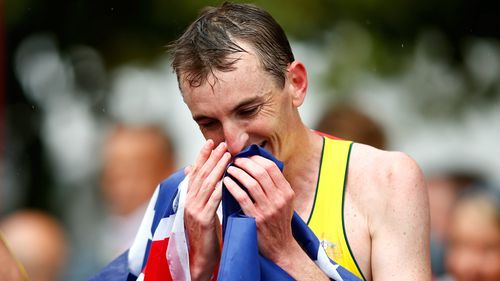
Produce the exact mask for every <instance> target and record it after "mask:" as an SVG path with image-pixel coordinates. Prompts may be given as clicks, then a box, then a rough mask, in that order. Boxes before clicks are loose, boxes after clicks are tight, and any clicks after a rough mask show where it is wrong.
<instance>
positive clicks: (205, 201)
mask: <svg viewBox="0 0 500 281" xmlns="http://www.w3.org/2000/svg"><path fill="white" fill-rule="evenodd" d="M230 159H231V155H230V154H229V153H228V152H227V147H226V144H225V143H220V144H219V145H218V146H217V148H215V149H214V142H213V141H212V140H208V141H207V142H206V143H205V145H204V146H203V148H202V150H201V152H200V154H199V155H198V158H197V160H196V162H195V164H194V165H193V166H191V167H189V168H188V169H186V170H185V172H186V173H187V175H188V176H189V184H188V190H187V196H186V205H185V210H184V226H185V227H186V232H187V234H188V240H189V262H190V271H191V278H192V280H209V279H210V277H211V276H212V274H213V272H214V269H215V266H216V265H217V263H218V259H220V248H221V246H220V237H221V235H220V222H219V219H218V218H217V214H216V211H217V207H218V206H219V203H220V201H221V198H222V191H221V188H216V185H217V183H218V182H219V181H220V179H221V178H222V175H223V174H224V171H225V168H226V167H227V165H228V164H229V160H230ZM214 257H216V258H214Z"/></svg>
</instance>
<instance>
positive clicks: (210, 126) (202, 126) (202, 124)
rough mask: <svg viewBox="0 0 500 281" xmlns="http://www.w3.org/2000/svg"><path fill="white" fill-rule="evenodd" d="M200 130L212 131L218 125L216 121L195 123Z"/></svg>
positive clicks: (209, 120)
mask: <svg viewBox="0 0 500 281" xmlns="http://www.w3.org/2000/svg"><path fill="white" fill-rule="evenodd" d="M197 123H198V126H199V127H200V129H213V128H216V127H217V126H218V125H219V122H218V121H217V120H211V119H205V120H200V121H198V122H197Z"/></svg>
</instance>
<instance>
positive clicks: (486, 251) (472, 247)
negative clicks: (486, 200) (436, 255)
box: [447, 203, 500, 281]
mask: <svg viewBox="0 0 500 281" xmlns="http://www.w3.org/2000/svg"><path fill="white" fill-rule="evenodd" d="M492 213H494V211H493V212H484V211H483V210H482V209H481V208H478V205H477V203H476V205H472V204H465V205H460V206H459V207H458V209H457V210H456V212H455V213H454V216H453V217H452V220H451V227H450V238H449V240H450V242H449V245H448V253H447V265H448V270H449V271H450V273H451V274H452V276H453V278H454V279H455V280H457V281H472V280H481V281H496V280H500V226H499V225H498V221H497V220H496V219H495V218H494V217H495V215H494V214H492Z"/></svg>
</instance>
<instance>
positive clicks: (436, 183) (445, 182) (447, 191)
mask: <svg viewBox="0 0 500 281" xmlns="http://www.w3.org/2000/svg"><path fill="white" fill-rule="evenodd" d="M483 181H484V180H483V179H482V176H481V175H479V174H478V173H475V172H472V171H465V170H457V171H452V170H449V171H442V172H435V173H434V174H431V175H429V176H427V188H428V192H429V209H430V215H431V266H432V273H433V275H434V276H441V275H443V274H444V273H445V272H446V267H445V252H446V243H447V240H448V234H449V223H450V218H451V213H452V210H453V207H454V205H455V203H456V201H457V198H458V196H459V194H460V192H461V191H462V190H464V189H466V188H467V187H470V186H474V185H478V184H481V183H482V182H483Z"/></svg>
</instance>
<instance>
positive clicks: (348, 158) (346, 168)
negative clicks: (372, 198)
mask: <svg viewBox="0 0 500 281" xmlns="http://www.w3.org/2000/svg"><path fill="white" fill-rule="evenodd" d="M351 150H352V143H351V145H350V146H349V153H348V154H347V165H346V167H345V175H344V190H343V191H342V230H343V231H344V237H345V241H346V244H347V248H348V249H349V253H350V254H351V256H352V260H353V261H354V264H355V265H356V267H357V268H358V271H359V273H360V274H361V277H363V280H366V278H365V275H364V274H363V271H361V268H360V267H359V264H358V262H357V261H356V257H354V253H353V252H352V249H351V245H350V244H349V238H348V237H347V233H346V228H345V220H344V204H345V194H346V189H347V174H348V172H349V160H350V158H351Z"/></svg>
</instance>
